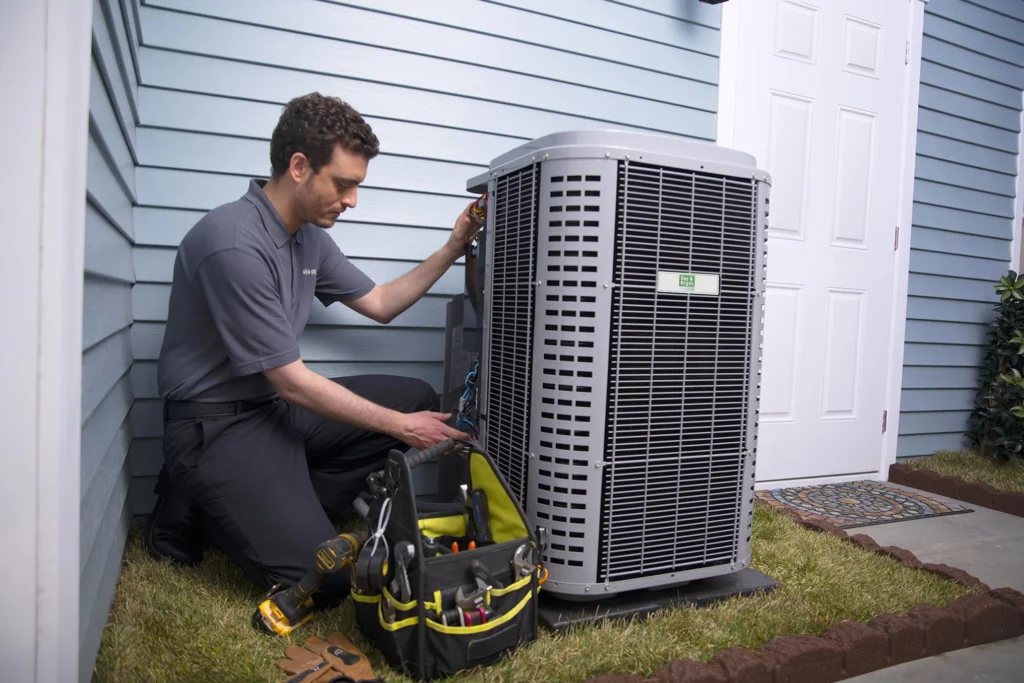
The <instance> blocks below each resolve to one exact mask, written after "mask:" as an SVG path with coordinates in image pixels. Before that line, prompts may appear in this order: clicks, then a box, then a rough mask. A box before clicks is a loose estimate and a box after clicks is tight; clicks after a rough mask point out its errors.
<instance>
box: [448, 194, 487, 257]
mask: <svg viewBox="0 0 1024 683" xmlns="http://www.w3.org/2000/svg"><path fill="white" fill-rule="evenodd" d="M476 202H477V200H475V199H474V200H473V201H471V202H470V203H469V204H468V205H466V208H465V209H464V210H463V211H462V213H461V214H459V217H458V218H456V219H455V227H454V228H452V234H451V236H450V237H449V238H448V244H447V245H446V248H447V249H449V250H450V251H451V252H452V253H454V254H456V258H458V257H459V256H462V254H463V252H465V251H466V246H467V245H469V243H470V242H472V241H473V238H474V237H475V236H476V234H477V233H478V232H480V228H482V227H483V224H482V223H480V222H479V221H477V219H476V218H474V217H473V215H472V214H471V213H470V212H469V210H470V209H471V208H473V205H474V204H476Z"/></svg>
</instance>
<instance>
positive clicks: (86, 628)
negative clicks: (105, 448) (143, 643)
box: [78, 505, 131, 681]
mask: <svg viewBox="0 0 1024 683" xmlns="http://www.w3.org/2000/svg"><path fill="white" fill-rule="evenodd" d="M130 522H131V515H130V511H129V509H128V506H127V505H123V506H122V510H121V515H120V517H119V519H118V521H117V524H116V525H115V526H114V527H113V528H112V529H111V530H110V545H109V547H108V549H107V552H106V557H105V559H103V560H97V562H98V564H97V567H98V568H97V569H93V568H92V567H91V566H90V567H87V568H86V571H85V572H83V575H82V581H81V584H80V585H81V590H82V591H83V594H80V598H79V605H80V609H79V655H78V656H79V671H78V680H80V681H88V680H91V679H92V677H93V667H94V665H95V662H96V654H97V653H98V652H99V648H100V642H101V641H102V638H103V627H104V626H106V624H107V618H108V616H109V614H110V608H111V605H112V604H113V602H114V589H115V588H116V587H117V581H118V578H119V577H120V575H121V559H122V558H123V556H124V545H125V540H126V539H127V537H128V528H129V525H130ZM99 562H102V564H101V565H100V564H99Z"/></svg>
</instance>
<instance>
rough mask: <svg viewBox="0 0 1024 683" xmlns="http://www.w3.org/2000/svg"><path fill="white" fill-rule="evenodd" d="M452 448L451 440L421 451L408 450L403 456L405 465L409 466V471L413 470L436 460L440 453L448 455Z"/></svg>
mask: <svg viewBox="0 0 1024 683" xmlns="http://www.w3.org/2000/svg"><path fill="white" fill-rule="evenodd" d="M454 448H455V441H454V440H453V439H445V440H444V441H441V442H438V443H436V444H434V445H433V446H430V447H428V448H424V449H423V450H422V451H416V450H410V451H409V452H407V453H406V454H405V464H407V465H408V466H409V469H410V470H411V469H415V468H417V467H419V466H420V465H423V464H425V463H428V462H430V461H431V460H436V459H437V458H439V457H440V456H441V454H442V453H448V452H449V451H451V450H453V449H454Z"/></svg>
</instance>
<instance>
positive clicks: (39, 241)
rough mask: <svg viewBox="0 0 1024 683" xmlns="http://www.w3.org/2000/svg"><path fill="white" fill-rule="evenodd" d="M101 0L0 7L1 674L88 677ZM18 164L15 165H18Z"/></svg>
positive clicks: (64, 678) (46, 1) (57, 0)
mask: <svg viewBox="0 0 1024 683" xmlns="http://www.w3.org/2000/svg"><path fill="white" fill-rule="evenodd" d="M92 6H93V3H91V2H81V1H80V0H33V1H32V2H9V3H3V4H2V5H0V58H2V59H3V61H4V63H5V65H6V67H7V68H5V70H4V71H3V72H2V75H0V88H2V92H3V93H4V106H3V107H0V129H2V130H4V132H5V133H6V138H5V139H6V140H8V144H9V145H13V149H10V148H9V149H8V151H9V152H11V154H10V155H9V159H10V161H11V163H8V164H5V165H4V167H3V170H0V187H2V188H3V190H4V196H3V198H2V202H3V204H2V205H3V207H4V212H5V218H6V219H7V229H8V232H7V236H6V238H5V244H4V248H3V249H2V250H0V287H2V291H3V312H4V319H5V320H6V321H7V325H5V327H4V334H3V336H0V377H3V379H4V384H5V386H4V391H3V392H2V393H0V433H2V434H3V436H4V445H3V462H4V476H3V477H0V518H2V519H4V521H5V524H4V526H3V531H0V542H2V545H3V548H4V559H3V560H0V565H2V567H3V573H4V579H5V582H6V583H7V590H5V591H4V592H3V597H2V598H0V610H2V612H3V615H4V619H3V625H2V626H0V671H3V672H4V675H5V677H7V678H8V679H9V680H18V681H61V682H63V681H76V680H78V677H79V671H78V667H79V662H78V654H79V627H78V623H79V506H80V500H81V491H80V467H81V463H80V441H81V402H82V399H81V395H82V393H81V392H82V272H83V270H82V268H83V254H84V233H85V176H86V149H87V141H88V131H89V63H90V60H89V54H90V49H91V40H92ZM15 160H16V161H17V163H14V161H15Z"/></svg>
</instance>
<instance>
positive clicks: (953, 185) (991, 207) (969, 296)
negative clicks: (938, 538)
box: [897, 0, 1024, 457]
mask: <svg viewBox="0 0 1024 683" xmlns="http://www.w3.org/2000/svg"><path fill="white" fill-rule="evenodd" d="M924 32H925V36H924V45H923V52H922V66H921V91H920V107H919V120H918V138H917V164H916V167H917V168H916V181H915V186H914V218H913V221H914V223H913V227H912V231H911V235H910V249H911V251H910V285H909V298H908V302H907V322H906V333H907V334H906V347H905V354H904V368H903V389H902V399H901V407H900V410H901V414H900V433H899V439H898V444H897V455H898V456H899V457H910V456H919V455H928V454H930V453H933V452H934V451H936V450H940V449H958V448H961V447H963V446H964V445H965V441H964V438H963V434H964V432H965V431H966V430H967V426H968V416H969V414H970V410H971V407H972V405H973V403H974V397H975V390H976V387H977V381H978V366H979V364H980V363H981V357H982V353H983V350H984V344H985V335H986V332H987V330H988V327H987V326H988V324H989V323H990V322H991V320H992V318H993V310H992V306H993V304H994V303H995V301H996V295H995V290H994V289H993V284H994V283H995V280H997V279H998V278H999V276H1000V275H1002V274H1003V273H1005V272H1006V270H1007V269H1008V268H1009V266H1010V259H1011V254H1010V247H1011V240H1012V238H1013V217H1014V205H1015V204H1014V202H1015V194H1016V187H1017V178H1016V173H1017V154H1018V153H1019V149H1018V146H1019V144H1020V122H1021V107H1022V90H1024V2H1020V1H1019V0H971V1H970V2H968V1H966V0H931V2H929V3H928V5H927V6H926V10H925V23H924Z"/></svg>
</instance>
